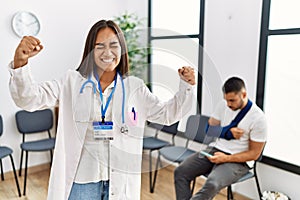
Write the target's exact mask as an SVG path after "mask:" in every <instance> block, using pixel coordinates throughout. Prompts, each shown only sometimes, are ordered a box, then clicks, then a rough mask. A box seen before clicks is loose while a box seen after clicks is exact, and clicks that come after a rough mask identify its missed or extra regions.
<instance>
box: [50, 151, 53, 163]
mask: <svg viewBox="0 0 300 200" xmlns="http://www.w3.org/2000/svg"><path fill="white" fill-rule="evenodd" d="M52 158H53V153H52V150H50V166H52Z"/></svg>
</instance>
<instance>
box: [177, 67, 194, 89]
mask: <svg viewBox="0 0 300 200" xmlns="http://www.w3.org/2000/svg"><path fill="white" fill-rule="evenodd" d="M178 74H179V76H180V78H181V79H183V80H185V81H186V82H188V83H189V84H191V85H195V84H196V81H195V73H194V69H193V68H192V67H186V66H184V67H182V68H180V69H178Z"/></svg>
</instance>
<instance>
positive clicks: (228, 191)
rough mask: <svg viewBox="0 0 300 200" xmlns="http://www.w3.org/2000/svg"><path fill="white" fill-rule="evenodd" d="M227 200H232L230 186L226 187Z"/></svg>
mask: <svg viewBox="0 0 300 200" xmlns="http://www.w3.org/2000/svg"><path fill="white" fill-rule="evenodd" d="M227 200H233V194H232V189H231V185H229V186H228V187H227Z"/></svg>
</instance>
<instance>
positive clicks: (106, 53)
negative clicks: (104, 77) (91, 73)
mask: <svg viewBox="0 0 300 200" xmlns="http://www.w3.org/2000/svg"><path fill="white" fill-rule="evenodd" d="M121 52H122V51H121V46H120V42H119V39H118V37H117V35H116V34H115V32H114V31H113V30H112V29H111V28H109V27H107V28H104V29H101V30H100V31H99V32H98V34H97V38H96V43H95V50H94V58H95V63H96V64H97V66H98V67H99V69H100V70H101V71H105V72H111V71H114V70H115V68H116V67H117V66H118V64H119V62H120V59H121Z"/></svg>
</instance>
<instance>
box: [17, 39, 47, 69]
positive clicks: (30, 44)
mask: <svg viewBox="0 0 300 200" xmlns="http://www.w3.org/2000/svg"><path fill="white" fill-rule="evenodd" d="M42 49H43V46H42V45H41V42H40V40H38V39H37V38H35V37H33V36H24V37H23V38H22V40H21V42H20V44H19V45H18V47H17V49H16V51H15V56H14V69H17V68H19V67H23V66H24V65H26V64H27V63H28V59H29V58H31V57H33V56H35V55H36V54H38V53H39V52H40V51H41V50H42Z"/></svg>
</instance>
